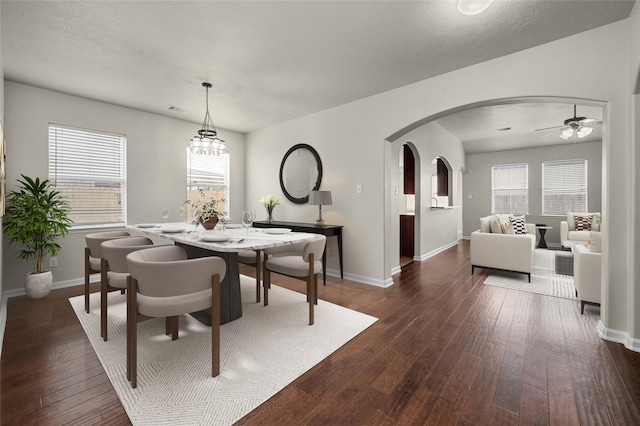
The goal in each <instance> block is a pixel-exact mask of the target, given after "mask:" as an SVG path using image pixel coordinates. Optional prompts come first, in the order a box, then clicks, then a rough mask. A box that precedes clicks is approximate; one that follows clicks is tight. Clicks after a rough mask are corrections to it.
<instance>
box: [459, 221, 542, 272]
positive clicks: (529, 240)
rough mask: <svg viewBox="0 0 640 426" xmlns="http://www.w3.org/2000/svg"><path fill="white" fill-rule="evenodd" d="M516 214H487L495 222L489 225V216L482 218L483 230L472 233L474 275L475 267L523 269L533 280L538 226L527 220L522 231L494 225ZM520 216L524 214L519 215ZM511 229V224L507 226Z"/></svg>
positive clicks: (481, 225) (520, 270) (472, 267)
mask: <svg viewBox="0 0 640 426" xmlns="http://www.w3.org/2000/svg"><path fill="white" fill-rule="evenodd" d="M512 217H518V216H514V215H493V217H488V218H489V221H490V222H493V225H491V224H490V225H489V228H487V225H486V220H487V218H482V219H481V221H480V229H478V230H477V231H474V232H472V233H471V274H472V275H473V273H474V271H475V268H491V269H501V270H505V271H512V272H521V273H523V274H525V275H527V277H528V278H529V282H531V270H532V267H533V256H534V253H535V247H536V226H535V224H533V223H524V229H521V230H520V233H515V232H514V233H511V232H510V230H509V229H507V233H503V232H501V231H504V229H500V227H499V226H495V222H496V221H498V222H500V221H502V222H503V223H504V222H505V221H506V220H510V218H512ZM520 217H521V216H520ZM507 228H508V227H507Z"/></svg>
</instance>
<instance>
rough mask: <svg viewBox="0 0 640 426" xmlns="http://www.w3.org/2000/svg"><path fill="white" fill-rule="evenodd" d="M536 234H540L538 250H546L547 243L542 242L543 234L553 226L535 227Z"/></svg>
mask: <svg viewBox="0 0 640 426" xmlns="http://www.w3.org/2000/svg"><path fill="white" fill-rule="evenodd" d="M536 229H537V230H538V232H540V241H539V242H538V248H544V249H546V248H547V242H546V241H545V240H544V234H546V233H547V231H548V230H549V229H553V226H536Z"/></svg>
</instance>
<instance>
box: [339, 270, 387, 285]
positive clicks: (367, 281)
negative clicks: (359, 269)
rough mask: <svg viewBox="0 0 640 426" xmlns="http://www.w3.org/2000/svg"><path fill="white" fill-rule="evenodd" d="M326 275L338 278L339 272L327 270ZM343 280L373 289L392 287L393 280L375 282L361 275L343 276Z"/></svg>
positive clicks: (373, 279) (375, 280)
mask: <svg viewBox="0 0 640 426" xmlns="http://www.w3.org/2000/svg"><path fill="white" fill-rule="evenodd" d="M327 275H329V276H331V277H336V278H340V271H336V270H335V269H327ZM344 279H345V280H351V281H357V282H359V283H362V284H368V285H372V286H375V287H382V288H387V287H391V286H392V285H393V279H392V278H389V279H386V280H377V279H375V278H370V277H365V276H363V275H356V274H348V273H347V274H344Z"/></svg>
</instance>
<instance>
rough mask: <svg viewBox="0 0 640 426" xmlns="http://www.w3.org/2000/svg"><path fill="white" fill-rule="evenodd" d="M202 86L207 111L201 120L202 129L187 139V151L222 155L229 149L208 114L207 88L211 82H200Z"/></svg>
mask: <svg viewBox="0 0 640 426" xmlns="http://www.w3.org/2000/svg"><path fill="white" fill-rule="evenodd" d="M202 87H204V88H205V90H206V106H207V112H206V113H205V115H204V120H203V121H202V129H200V130H198V134H197V135H196V136H194V137H192V138H191V140H190V141H189V151H191V153H192V154H201V155H223V154H227V153H228V152H229V151H227V149H226V144H225V142H224V141H223V140H222V139H220V138H219V137H218V131H217V130H216V127H215V126H214V125H213V120H211V115H210V114H209V88H210V87H211V83H206V82H204V83H202Z"/></svg>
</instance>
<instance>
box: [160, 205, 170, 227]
mask: <svg viewBox="0 0 640 426" xmlns="http://www.w3.org/2000/svg"><path fill="white" fill-rule="evenodd" d="M160 214H161V215H162V218H163V219H164V222H165V223H167V218H168V217H169V209H168V208H166V207H163V208H162V210H160Z"/></svg>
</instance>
